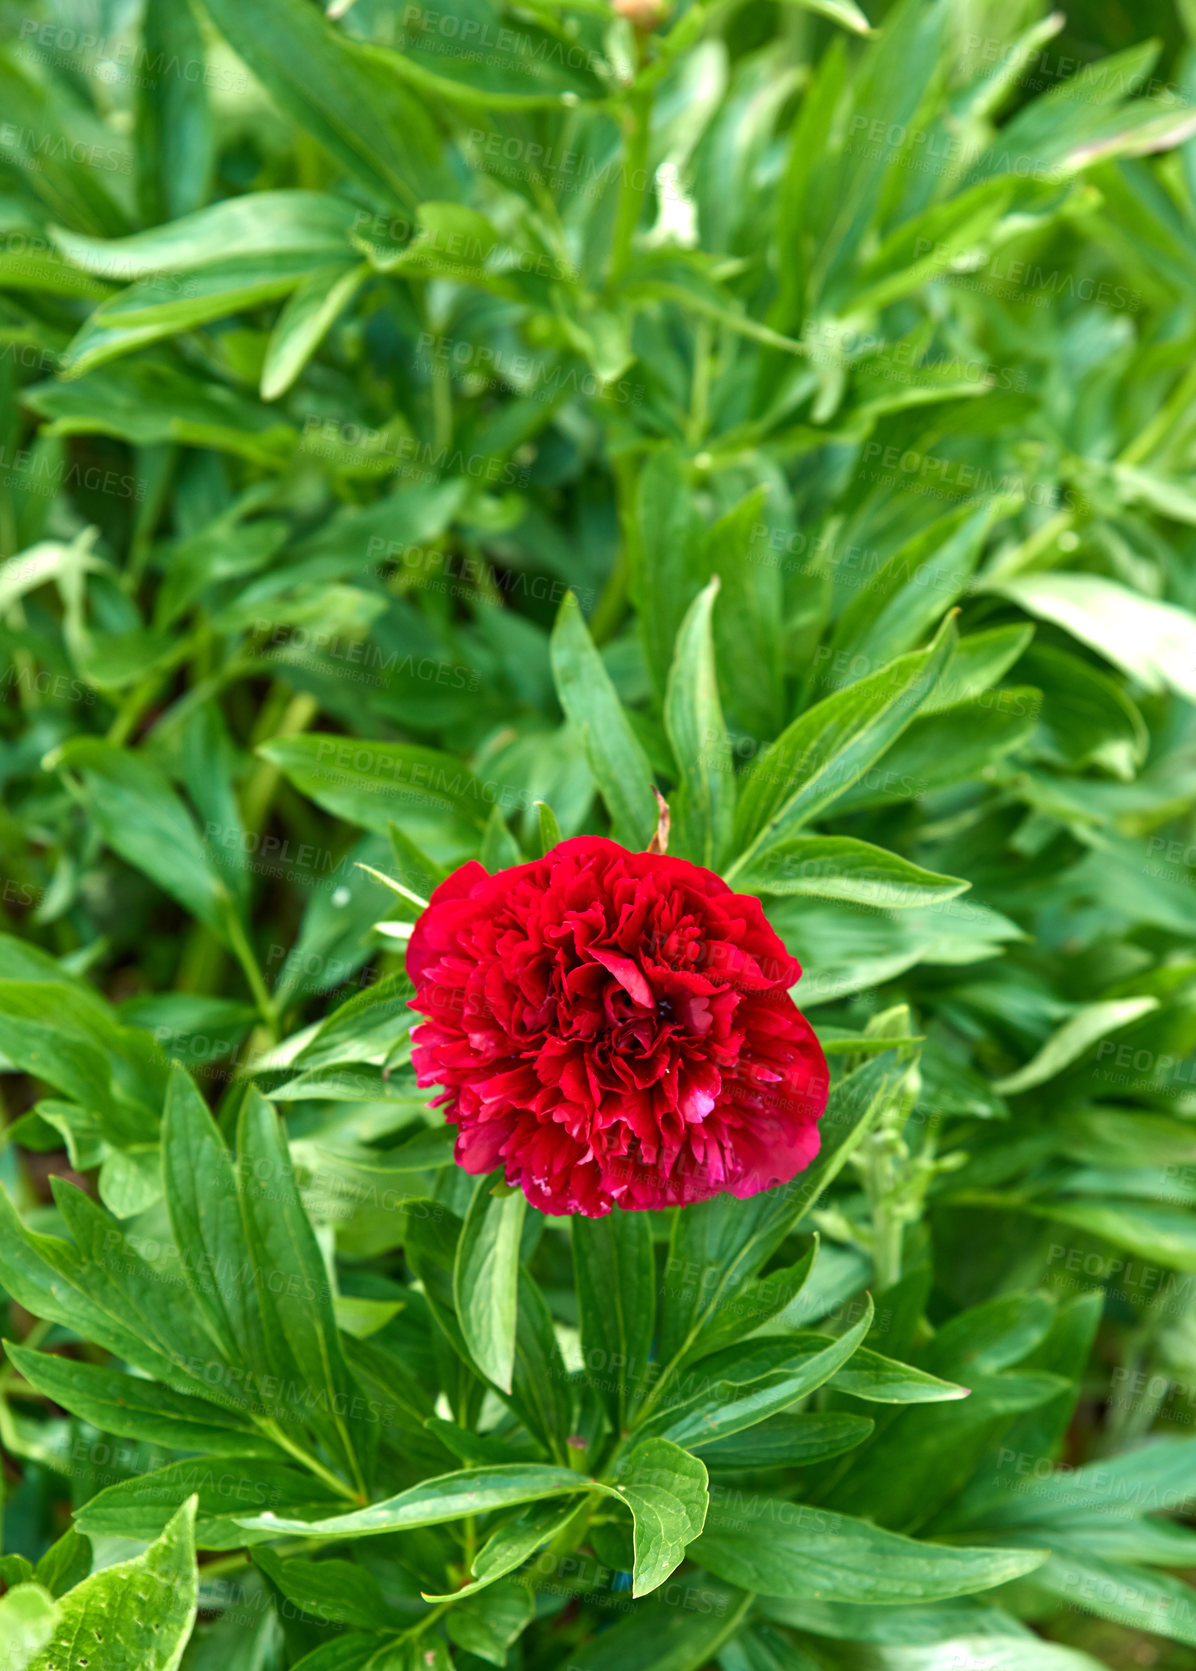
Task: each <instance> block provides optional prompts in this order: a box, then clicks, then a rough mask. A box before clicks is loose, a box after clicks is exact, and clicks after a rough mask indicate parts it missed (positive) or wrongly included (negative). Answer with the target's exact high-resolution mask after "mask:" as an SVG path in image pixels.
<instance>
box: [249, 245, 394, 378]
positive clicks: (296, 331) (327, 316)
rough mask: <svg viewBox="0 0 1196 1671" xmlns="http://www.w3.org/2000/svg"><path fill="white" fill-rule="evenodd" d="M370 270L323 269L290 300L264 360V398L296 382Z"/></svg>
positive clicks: (355, 268) (314, 273)
mask: <svg viewBox="0 0 1196 1671" xmlns="http://www.w3.org/2000/svg"><path fill="white" fill-rule="evenodd" d="M369 271H370V270H369V267H368V266H367V265H365V264H358V265H355V266H351V267H344V266H335V267H320V268H317V269H316V271H315V272H313V273H311V274H310V275H309V276H308V277H307V278H305V279H304V280H303V282H302V283H301V284H300V285H299V286H298V288H297V289H295V290H294V291H293V292H292V294H291V296H290V297H289V298H288V299H287V302H286V304H285V305H284V307H283V309H282V312H281V313H280V314H279V316H278V318H277V320H276V321H275V323H274V329H273V330H272V331H271V332H270V340H269V342H268V343H267V344H266V357H265V359H264V360H263V361H262V381H261V391H260V392H261V397H262V399H263V400H277V399H278V397H279V395H283V394H285V393H286V392H287V390H288V389H289V388H290V387H291V384H292V383H294V381H295V379H296V378H297V377H298V376H299V374H300V372H301V371H302V370H303V368H304V366H305V365H306V364H307V362H308V361H309V360H310V359H311V357H312V355H313V354H314V353H315V351H316V349H317V348H318V347H319V346H320V344H321V342H323V340H324V338H325V337H326V336H327V334H328V332H329V331H330V330H331V328H332V326H333V325H334V324H335V322H336V319H337V317H338V315H339V314H341V313H342V312H343V311H344V309H345V308H346V307H348V305H349V303H350V302H351V301H352V299H353V297H354V296H355V295H356V294H357V292H358V290H359V289H360V288H361V286H362V284H364V282H365V280H366V279H367V278H368V276H369Z"/></svg>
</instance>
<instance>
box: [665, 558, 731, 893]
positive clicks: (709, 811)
mask: <svg viewBox="0 0 1196 1671" xmlns="http://www.w3.org/2000/svg"><path fill="white" fill-rule="evenodd" d="M718 589H719V580H718V577H717V576H715V578H714V579H713V580H712V581H711V582H710V584H709V585H708V586H707V587H706V588H705V589H704V590H703V591H702V592H700V593H699V594H698V596H697V597H696V598H695V599H694V601H693V603H692V604H691V605H690V606H689V609H688V610H687V612H686V615H685V619H684V620H683V621H682V623H681V630H680V632H679V633H678V634H677V650H676V654H675V655H674V657H673V665H672V667H671V668H670V669H669V677H668V684H667V686H666V688H665V697H664V725H665V730H666V731H667V733H668V738H669V742H670V743H671V744H672V749H673V757H674V759H675V760H676V762H677V769H678V772H679V774H680V789H679V791H678V796H677V804H676V808H675V810H674V813H673V830H674V835H675V839H674V843H673V845H674V848H675V850H676V851H677V852H678V853H679V854H681V855H682V856H683V857H687V858H690V859H692V860H694V861H695V862H696V863H698V864H703V865H706V866H707V867H708V868H710V869H717V867H718V863H719V860H720V858H721V857H722V854H723V851H724V849H725V848H726V845H727V843H728V841H729V840H730V836H731V826H732V822H733V819H734V816H735V774H734V769H733V766H732V761H731V741H730V738H729V737H728V736H727V727H726V723H725V722H724V720H723V711H722V707H721V705H720V703H719V699H718V683H717V680H716V677H715V668H714V638H713V634H712V631H711V613H712V611H713V609H714V600H715V598H716V597H717V596H718Z"/></svg>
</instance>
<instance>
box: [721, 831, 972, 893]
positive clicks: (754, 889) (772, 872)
mask: <svg viewBox="0 0 1196 1671" xmlns="http://www.w3.org/2000/svg"><path fill="white" fill-rule="evenodd" d="M736 880H737V886H738V887H740V888H741V889H743V890H745V891H746V892H748V893H758V894H810V895H813V896H815V897H817V898H821V899H848V900H851V901H853V902H854V903H856V904H859V905H876V906H880V907H882V908H883V909H885V910H893V909H901V908H903V907H907V906H914V905H935V904H938V903H940V902H941V901H943V900H945V899H954V898H955V897H956V895H957V894H961V893H963V892H964V891H965V890H966V889H967V888H969V887H970V886H971V883H970V882H965V881H961V880H960V878H959V877H957V876H939V875H937V874H936V873H935V872H934V871H932V870H923V869H922V867H921V866H920V865H916V864H912V863H911V862H910V861H909V859H903V858H902V857H901V856H900V855H899V854H897V853H890V852H888V851H887V849H886V848H883V847H874V846H873V845H872V843H871V842H867V841H857V840H856V838H855V837H854V836H792V837H790V839H789V840H788V841H780V842H777V844H776V845H775V846H774V847H770V848H769V849H768V852H767V853H766V854H765V855H764V856H763V857H762V858H759V859H757V860H756V861H755V862H754V863H752V864H749V865H747V866H746V867H745V871H741V872H740V874H739V876H738V877H737V879H736Z"/></svg>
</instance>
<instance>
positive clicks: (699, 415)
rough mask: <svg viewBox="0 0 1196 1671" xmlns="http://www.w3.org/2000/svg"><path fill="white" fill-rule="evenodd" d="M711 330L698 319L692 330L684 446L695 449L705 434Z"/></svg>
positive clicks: (708, 404)
mask: <svg viewBox="0 0 1196 1671" xmlns="http://www.w3.org/2000/svg"><path fill="white" fill-rule="evenodd" d="M712 341H713V330H712V328H711V324H710V321H709V320H708V319H699V320H698V323H697V326H696V328H695V330H694V369H693V379H692V381H691V383H690V390H689V418H688V421H687V423H686V426H685V440H686V444H687V445H688V446H689V447H691V448H693V449H696V448H698V447H700V446H701V444H702V440H703V438H704V437H705V434H706V425H707V422H708V418H709V407H710V350H711V345H712Z"/></svg>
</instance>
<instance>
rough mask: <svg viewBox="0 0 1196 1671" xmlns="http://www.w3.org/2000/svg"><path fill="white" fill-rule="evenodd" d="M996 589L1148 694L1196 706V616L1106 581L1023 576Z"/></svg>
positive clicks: (994, 586)
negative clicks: (1165, 694)
mask: <svg viewBox="0 0 1196 1671" xmlns="http://www.w3.org/2000/svg"><path fill="white" fill-rule="evenodd" d="M991 589H992V590H993V591H996V592H999V593H1000V594H1001V596H1002V597H1006V598H1009V599H1011V600H1012V601H1013V602H1014V603H1016V604H1019V605H1020V606H1021V607H1022V608H1023V609H1025V610H1027V611H1028V612H1029V613H1030V614H1031V615H1037V616H1039V617H1040V618H1041V619H1042V620H1044V621H1050V622H1052V623H1053V624H1054V625H1055V626H1058V627H1062V628H1063V630H1064V631H1065V632H1069V633H1071V634H1072V635H1073V636H1074V637H1075V638H1078V639H1079V640H1080V641H1081V642H1082V643H1084V644H1088V645H1091V647H1092V648H1093V649H1094V650H1096V651H1097V652H1098V653H1099V654H1100V655H1102V656H1104V657H1105V658H1106V660H1108V661H1111V662H1112V663H1113V665H1114V666H1115V667H1120V668H1121V669H1122V671H1123V672H1125V673H1128V674H1129V675H1130V677H1131V678H1134V679H1137V680H1138V682H1139V683H1140V684H1141V685H1143V686H1144V687H1145V689H1146V690H1148V691H1162V690H1173V691H1175V692H1176V693H1177V694H1178V695H1180V696H1184V697H1187V699H1188V701H1189V702H1196V616H1193V615H1192V613H1191V612H1190V611H1189V610H1186V609H1181V608H1178V607H1177V606H1176V605H1175V604H1173V603H1163V602H1161V601H1160V600H1159V599H1157V598H1150V597H1143V596H1142V594H1141V593H1140V592H1133V591H1131V590H1130V588H1129V587H1128V586H1122V585H1120V584H1119V583H1118V582H1117V581H1115V580H1106V579H1105V577H1104V576H1103V575H1094V574H1067V573H1061V572H1058V571H1051V572H1050V573H1048V574H1027V575H1018V576H1016V577H1015V578H1012V579H1008V580H998V581H994V582H993V583H992V586H991Z"/></svg>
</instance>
